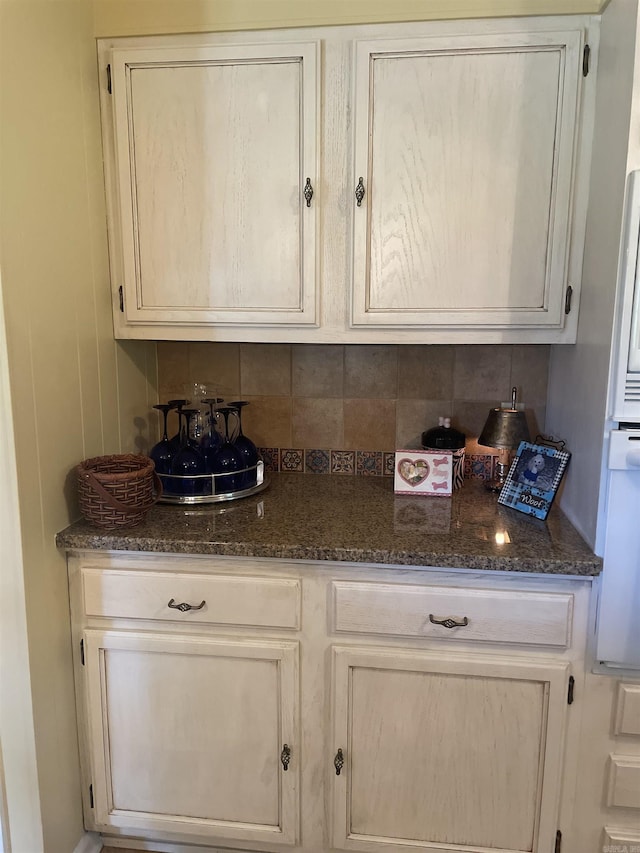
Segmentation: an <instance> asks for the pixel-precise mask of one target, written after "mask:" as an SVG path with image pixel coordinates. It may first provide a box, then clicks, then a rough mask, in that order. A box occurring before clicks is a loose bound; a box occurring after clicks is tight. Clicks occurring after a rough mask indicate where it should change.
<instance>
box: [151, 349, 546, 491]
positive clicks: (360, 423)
mask: <svg viewBox="0 0 640 853" xmlns="http://www.w3.org/2000/svg"><path fill="white" fill-rule="evenodd" d="M157 351H158V381H159V396H160V400H161V401H166V400H168V399H171V398H177V397H189V395H190V394H189V389H190V387H191V385H192V384H193V383H194V382H198V383H202V384H205V385H206V386H207V388H208V393H209V394H210V396H214V394H215V395H217V396H220V397H224V398H225V399H226V400H234V399H243V400H249V401H250V402H251V405H250V406H247V407H246V408H245V410H244V411H243V415H242V417H243V427H244V431H245V433H246V434H247V435H248V436H249V437H250V438H251V439H252V440H253V441H254V442H255V443H256V444H257V445H258V446H259V447H260V448H264V449H265V452H266V451H268V453H269V454H270V458H271V460H272V462H273V463H274V467H275V462H276V455H277V464H278V468H279V469H280V470H316V471H320V470H323V471H325V470H328V471H330V472H334V473H339V472H341V471H342V472H343V473H354V472H355V473H358V472H359V473H384V471H385V470H386V468H385V466H386V465H388V461H387V458H386V457H385V455H386V454H389V453H391V452H392V451H393V450H395V449H396V448H415V447H419V446H420V437H421V434H422V432H423V430H425V429H429V428H430V427H432V426H435V425H437V423H438V417H439V416H440V415H442V416H445V417H450V418H451V422H452V425H453V426H454V427H456V428H457V429H459V430H461V431H462V432H463V433H465V435H466V436H467V453H468V454H470V455H471V458H470V459H469V458H468V460H467V462H468V465H471V464H475V465H476V467H477V473H476V476H478V475H479V472H480V469H481V468H482V466H483V465H486V464H488V463H486V456H487V454H491V451H489V450H487V448H483V447H480V446H478V445H477V444H476V442H475V439H476V438H477V436H478V435H479V433H480V431H481V429H482V426H483V424H484V421H485V419H486V417H487V413H488V411H489V409H490V408H492V407H493V406H497V405H499V404H500V403H501V402H503V401H507V400H509V399H510V393H511V388H512V386H514V385H515V386H516V387H517V389H518V400H519V401H521V402H522V403H524V405H525V410H526V414H527V419H528V421H529V427H530V430H531V435H532V437H535V435H536V434H537V433H539V432H541V431H542V430H543V428H544V420H545V405H546V396H547V375H548V368H549V346H547V345H506V344H503V345H484V344H482V345H481V344H478V345H476V344H465V345H424V346H421V345H402V346H396V345H365V344H363V345H354V344H349V345H334V344H318V345H315V344H234V343H184V342H159V343H158V350H157ZM274 454H276V455H274ZM378 454H379V455H378ZM378 468H380V470H378ZM468 476H473V471H471V469H469V472H468Z"/></svg>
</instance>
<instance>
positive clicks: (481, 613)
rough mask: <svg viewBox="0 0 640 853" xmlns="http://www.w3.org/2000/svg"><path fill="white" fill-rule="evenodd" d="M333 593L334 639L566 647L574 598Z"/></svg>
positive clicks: (399, 590) (466, 592)
mask: <svg viewBox="0 0 640 853" xmlns="http://www.w3.org/2000/svg"><path fill="white" fill-rule="evenodd" d="M332 587H333V590H332V591H333V620H334V630H335V631H336V632H338V633H342V632H344V633H357V634H382V635H393V636H398V637H429V638H436V639H457V640H485V641H488V642H494V643H526V644H527V645H539V646H553V647H556V648H567V647H568V646H569V645H570V639H571V615H572V607H573V596H572V595H570V594H567V593H564V594H563V593H549V594H545V593H538V592H520V591H515V590H488V589H457V588H455V587H428V586H414V585H405V584H384V583H350V582H347V581H334V582H333V584H332ZM445 620H447V622H448V624H447V625H443V624H437V622H443V621H445ZM449 620H451V621H449ZM451 622H455V623H458V624H455V625H452V624H451ZM465 622H466V624H464V623H465ZM460 623H462V624H460Z"/></svg>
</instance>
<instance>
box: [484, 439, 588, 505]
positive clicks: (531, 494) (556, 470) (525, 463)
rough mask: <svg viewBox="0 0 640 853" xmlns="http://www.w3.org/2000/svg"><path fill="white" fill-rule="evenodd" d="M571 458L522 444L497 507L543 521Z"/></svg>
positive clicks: (543, 446) (561, 452)
mask: <svg viewBox="0 0 640 853" xmlns="http://www.w3.org/2000/svg"><path fill="white" fill-rule="evenodd" d="M570 458H571V454H570V453H568V452H567V451H566V450H560V449H558V448H557V447H551V446H549V445H546V444H534V443H532V442H530V441H521V442H520V446H519V447H518V450H517V452H516V455H515V457H514V459H513V462H512V463H511V467H510V468H509V473H508V475H507V479H506V481H505V484H504V486H503V487H502V489H501V491H500V495H499V497H498V503H499V504H503V505H504V506H509V507H511V508H512V509H517V510H518V511H519V512H523V513H525V514H526V515H533V516H535V518H541V519H543V520H544V519H545V518H546V517H547V516H548V515H549V510H550V509H551V504H552V503H553V500H554V498H555V496H556V493H557V491H558V487H559V485H560V482H561V480H562V477H563V475H564V472H565V471H566V468H567V465H568V464H569V459H570Z"/></svg>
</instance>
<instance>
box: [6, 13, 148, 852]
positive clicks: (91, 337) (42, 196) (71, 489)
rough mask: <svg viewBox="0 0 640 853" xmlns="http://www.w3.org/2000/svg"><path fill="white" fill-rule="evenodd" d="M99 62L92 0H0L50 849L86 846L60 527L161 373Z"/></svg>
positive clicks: (18, 414) (14, 317)
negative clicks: (87, 462) (143, 321)
mask: <svg viewBox="0 0 640 853" xmlns="http://www.w3.org/2000/svg"><path fill="white" fill-rule="evenodd" d="M95 66H96V62H95V44H94V41H93V19H92V7H91V2H90V0H0V80H1V88H0V181H1V184H0V199H1V208H0V266H1V269H2V296H3V300H4V306H5V321H6V335H7V348H8V359H9V373H10V381H11V396H12V402H13V415H14V425H15V450H16V465H17V476H18V488H19V502H20V521H21V527H22V551H23V564H24V586H25V596H26V615H27V632H28V644H29V661H30V670H31V690H32V696H33V711H34V722H35V732H36V759H37V772H38V787H39V795H40V807H41V813H42V823H43V831H42V834H43V838H44V850H46V851H51V853H63V851H65V853H66V851H72V850H73V849H74V847H75V846H76V844H77V843H78V841H79V839H80V837H81V835H82V832H83V830H82V819H81V808H80V790H79V784H80V782H79V775H78V756H77V742H76V730H75V712H74V698H73V681H72V671H71V654H70V640H69V614H68V596H67V583H66V570H65V562H64V558H63V555H62V554H60V553H58V551H57V550H56V548H55V544H54V537H55V534H56V532H57V531H58V530H60V529H61V528H63V527H65V526H66V525H67V524H68V523H69V521H70V520H71V519H72V518H73V517H74V516H75V514H76V505H75V481H74V479H73V476H72V472H73V469H74V466H75V465H76V464H77V463H78V462H80V461H81V460H82V459H83V458H85V457H88V456H92V455H99V454H103V453H109V452H118V451H120V450H123V451H127V450H131V449H134V447H135V444H134V436H135V434H136V432H137V428H138V427H137V426H136V425H135V424H134V420H135V415H136V413H137V414H139V415H140V416H141V417H142V418H144V417H145V416H146V415H147V413H148V406H149V402H150V400H149V397H150V396H151V395H153V388H152V387H151V385H150V383H149V382H148V381H147V375H150V376H151V378H152V379H153V370H154V368H155V352H154V350H155V347H154V346H153V345H152V344H145V343H138V344H133V345H128V346H127V347H123V346H121V345H119V344H116V343H115V342H114V340H113V334H112V328H111V309H110V295H109V293H110V292H109V284H108V262H107V246H106V228H105V213H104V196H103V185H102V163H101V150H100V129H99V112H98V97H97V80H96V67H95ZM16 853H26V851H16ZM29 853H38V851H36V850H29Z"/></svg>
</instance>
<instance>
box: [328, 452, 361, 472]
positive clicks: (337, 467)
mask: <svg viewBox="0 0 640 853" xmlns="http://www.w3.org/2000/svg"><path fill="white" fill-rule="evenodd" d="M355 456H356V454H355V450H332V451H331V473H332V474H354V473H355V469H356V465H355Z"/></svg>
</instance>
